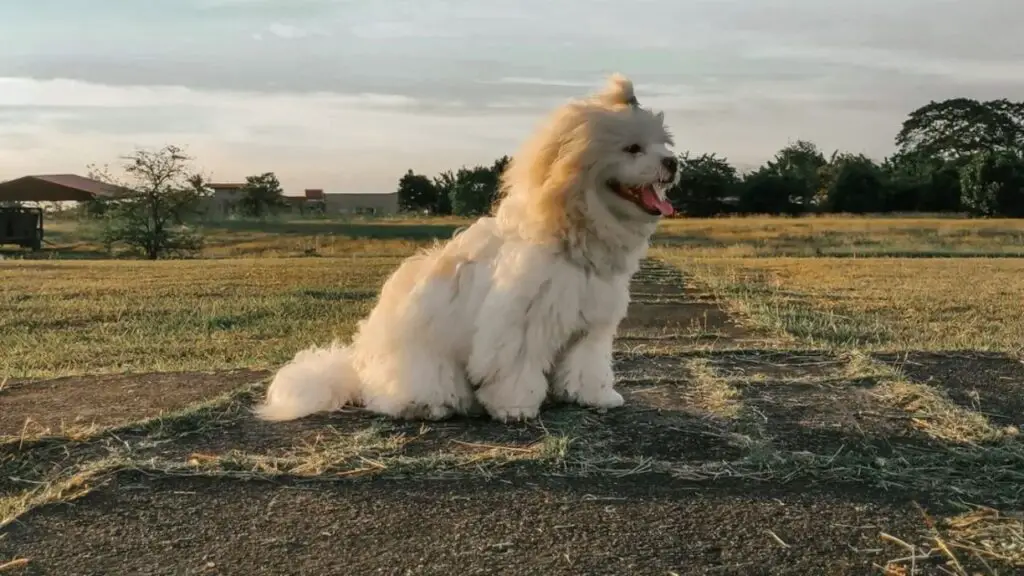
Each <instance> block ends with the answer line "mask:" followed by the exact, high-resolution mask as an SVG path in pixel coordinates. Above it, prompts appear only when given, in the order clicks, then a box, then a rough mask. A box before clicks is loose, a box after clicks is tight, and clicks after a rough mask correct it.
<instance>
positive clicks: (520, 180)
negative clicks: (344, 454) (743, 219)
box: [256, 74, 678, 421]
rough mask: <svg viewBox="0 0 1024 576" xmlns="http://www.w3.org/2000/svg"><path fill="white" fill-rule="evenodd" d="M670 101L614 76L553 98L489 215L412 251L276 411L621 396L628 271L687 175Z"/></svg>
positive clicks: (310, 363)
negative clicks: (666, 112) (667, 119)
mask: <svg viewBox="0 0 1024 576" xmlns="http://www.w3.org/2000/svg"><path fill="white" fill-rule="evenodd" d="M672 145H673V142H672V137H671V135H670V134H669V132H668V130H667V129H666V127H665V124H664V117H663V114H662V113H661V112H659V113H657V114H655V113H653V112H651V111H649V110H646V109H643V108H641V107H640V106H639V105H638V104H637V101H636V98H635V97H634V95H633V84H632V82H630V81H629V80H628V79H626V78H625V77H623V76H620V75H617V74H616V75H614V76H612V77H611V79H610V80H609V82H608V85H607V87H606V88H605V89H604V90H603V91H601V92H600V93H599V94H596V95H594V96H592V97H590V98H587V99H583V100H579V101H574V102H570V103H567V104H566V105H564V106H562V107H560V108H559V109H557V110H556V111H555V112H554V114H553V115H552V117H550V118H549V119H548V120H547V122H546V123H544V124H543V125H542V126H541V127H540V129H539V130H538V131H537V132H536V134H534V135H533V137H532V138H531V139H530V140H529V141H528V142H527V143H526V144H525V146H524V147H523V148H522V149H521V150H520V151H519V152H518V153H517V154H516V155H515V156H514V157H513V159H512V162H511V163H510V165H509V167H508V169H507V170H506V171H505V173H504V174H503V175H502V198H501V200H500V203H499V204H498V206H497V209H496V212H495V214H494V216H493V217H485V218H480V219H479V220H477V221H476V222H475V223H474V224H473V225H471V226H469V227H468V228H466V229H464V230H462V231H461V232H460V233H457V234H456V235H455V236H454V237H453V238H452V239H451V240H449V241H447V242H446V243H444V244H441V245H438V246H436V247H434V248H432V249H430V250H427V251H425V252H422V253H420V254H417V255H415V256H412V257H410V258H409V259H407V260H406V261H405V262H403V263H402V265H401V266H400V267H399V268H398V269H397V270H396V271H395V272H394V274H392V276H391V277H390V278H389V279H388V280H387V282H386V283H385V284H384V286H383V288H382V290H381V293H380V297H379V299H378V302H377V304H376V307H375V308H374V309H373V311H372V312H371V313H370V315H369V317H368V318H366V319H365V320H362V321H361V322H360V323H359V328H358V332H357V333H356V335H355V337H354V339H353V340H352V343H351V344H350V345H348V346H344V345H340V344H338V343H334V344H332V345H331V346H330V347H328V348H316V347H314V348H311V349H309V350H304V351H301V352H299V353H298V354H297V355H296V356H295V358H294V359H293V360H292V361H291V362H290V363H288V364H287V365H285V366H284V367H283V368H281V370H280V371H279V372H278V373H277V374H276V376H275V378H274V380H273V382H272V383H271V385H270V388H269V389H268V390H267V398H266V402H265V404H263V405H262V406H260V407H258V408H257V410H256V412H257V414H258V416H259V417H261V418H263V419H266V420H290V419H294V418H299V417H302V416H305V415H308V414H312V413H314V412H319V411H326V410H336V409H338V408H340V407H342V406H344V405H346V404H352V405H361V406H364V407H365V408H366V409H368V410H371V411H373V412H377V413H381V414H386V415H389V416H392V417H396V418H409V419H443V418H447V417H450V416H452V415H454V414H470V413H479V412H480V409H481V408H482V409H483V410H486V412H487V413H488V414H490V416H491V417H492V418H494V419H497V420H501V421H507V420H519V419H529V418H533V417H536V416H537V414H538V412H539V410H540V408H541V405H542V403H543V402H544V400H545V399H546V398H548V397H549V396H550V397H552V398H553V399H554V400H559V401H565V402H575V403H577V404H580V405H583V406H590V407H596V408H615V407H618V406H621V405H622V403H623V399H622V396H621V395H620V394H619V393H618V392H616V391H615V389H614V388H613V385H614V375H613V373H612V340H613V338H614V336H615V332H616V329H617V327H618V324H619V322H620V321H621V320H622V318H623V317H624V316H625V315H626V308H627V306H628V304H629V281H630V278H631V277H632V275H633V274H634V273H635V272H636V271H637V269H638V268H639V263H640V259H641V258H642V257H643V256H644V254H645V253H646V251H647V246H648V242H649V239H650V236H651V234H652V233H653V232H654V229H655V227H656V226H657V223H658V220H659V218H660V217H661V216H662V215H667V214H671V212H672V207H671V205H670V204H669V203H668V202H667V200H666V198H665V193H666V191H667V190H668V189H669V188H670V187H671V186H672V185H674V184H675V183H676V181H677V178H678V173H677V172H678V171H677V162H676V158H675V156H674V154H673V153H672V152H671V151H670V149H669V147H670V146H672Z"/></svg>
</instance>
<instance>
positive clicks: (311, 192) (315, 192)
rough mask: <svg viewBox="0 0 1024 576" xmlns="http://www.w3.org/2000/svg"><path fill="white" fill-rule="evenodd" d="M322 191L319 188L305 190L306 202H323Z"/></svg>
mask: <svg viewBox="0 0 1024 576" xmlns="http://www.w3.org/2000/svg"><path fill="white" fill-rule="evenodd" d="M323 199H324V191H323V189H321V188H306V200H323Z"/></svg>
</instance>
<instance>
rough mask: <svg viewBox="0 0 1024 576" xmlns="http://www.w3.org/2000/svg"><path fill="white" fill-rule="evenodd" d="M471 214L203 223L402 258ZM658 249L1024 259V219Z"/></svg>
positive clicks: (875, 225)
mask: <svg viewBox="0 0 1024 576" xmlns="http://www.w3.org/2000/svg"><path fill="white" fill-rule="evenodd" d="M471 222H472V220H471V219H466V218H455V217H450V218H389V219H378V220H369V219H307V220H294V219H282V220H272V221H268V222H254V221H244V220H243V221H228V222H210V223H206V224H203V225H201V229H202V232H203V234H204V236H205V239H206V246H205V248H204V249H203V251H202V253H201V254H200V255H201V256H202V257H206V258H234V257H250V256H264V257H283V256H297V255H308V254H318V255H322V256H335V255H350V254H369V255H394V254H399V253H404V252H407V251H409V250H411V249H413V248H414V247H416V246H422V245H424V244H426V243H429V242H431V241H432V240H433V239H435V238H441V239H444V238H448V237H450V236H451V234H452V232H453V231H454V230H455V229H457V228H458V227H460V226H465V225H467V224H469V223H471ZM98 238H99V234H98V229H97V227H96V226H95V225H90V224H83V223H78V222H74V221H67V220H50V221H48V222H47V242H48V243H49V244H48V246H49V247H50V248H51V249H52V250H53V251H54V253H56V254H57V255H58V256H59V257H72V258H73V257H82V256H89V255H96V254H99V253H102V252H103V251H104V248H103V246H102V245H101V244H100V243H99V241H98ZM655 244H663V245H666V246H675V247H680V248H685V249H686V250H687V252H689V253H690V254H693V255H701V256H729V257H754V256H764V257H773V256H828V255H834V256H949V255H960V256H985V255H987V256H1003V257H1005V256H1024V220H1012V219H993V220H967V219H960V218H937V217H885V218H870V217H854V216H813V217H804V218H778V217H742V218H741V217H733V218H716V219H690V218H677V219H670V220H664V221H663V222H662V223H661V225H660V226H659V228H658V233H657V236H656V238H655Z"/></svg>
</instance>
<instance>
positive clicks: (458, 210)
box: [398, 156, 511, 216]
mask: <svg viewBox="0 0 1024 576" xmlns="http://www.w3.org/2000/svg"><path fill="white" fill-rule="evenodd" d="M510 161H511V158H509V157H508V156H502V157H501V158H498V159H497V160H495V161H494V163H493V164H491V165H490V166H474V167H473V168H468V167H466V166H463V167H462V168H459V170H458V171H456V172H454V173H453V172H452V171H451V170H446V171H444V172H442V173H440V174H439V175H437V176H436V177H434V179H433V180H432V181H431V180H430V179H428V178H427V177H426V176H423V175H421V174H415V173H413V171H412V170H409V171H408V172H406V173H405V175H404V176H402V179H401V180H399V182H398V202H399V206H401V208H402V209H403V210H417V211H419V210H429V211H430V212H431V213H433V214H437V215H449V214H455V215H457V216H480V215H483V214H487V213H489V212H490V210H491V206H492V205H493V204H494V202H495V200H497V198H498V194H499V191H500V188H501V174H502V173H503V172H504V171H505V168H506V167H507V166H508V163H509V162H510Z"/></svg>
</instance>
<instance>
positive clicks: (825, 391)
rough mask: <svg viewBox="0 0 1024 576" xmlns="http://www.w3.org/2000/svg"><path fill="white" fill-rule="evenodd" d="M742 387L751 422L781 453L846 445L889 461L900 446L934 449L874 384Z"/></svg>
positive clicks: (831, 450)
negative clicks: (878, 395) (885, 402)
mask: <svg viewBox="0 0 1024 576" xmlns="http://www.w3.org/2000/svg"><path fill="white" fill-rule="evenodd" d="M737 388H738V389H739V391H740V393H741V396H742V399H743V404H744V406H745V407H746V408H747V411H748V412H749V413H750V415H749V416H748V418H749V420H750V421H751V423H753V424H755V425H757V426H760V427H761V428H762V429H763V430H764V431H765V433H766V434H767V435H768V436H769V437H771V439H772V444H773V445H774V446H775V447H776V448H780V449H785V450H790V451H803V450H806V451H811V452H815V453H818V454H829V453H834V452H835V451H837V450H839V449H840V448H841V447H844V446H845V447H846V449H847V450H861V451H865V450H866V451H869V452H873V453H875V454H877V455H882V456H884V455H888V454H891V453H892V451H893V446H894V445H898V446H908V445H916V446H923V445H929V444H930V441H929V440H928V439H926V438H923V437H921V436H920V435H919V434H918V433H917V432H916V431H914V430H913V429H912V428H911V427H910V426H909V425H908V417H907V414H906V413H904V412H902V411H900V410H898V409H895V408H891V407H888V406H885V405H883V404H881V403H880V402H878V401H877V400H876V399H875V398H874V397H872V396H871V384H870V383H867V384H866V385H859V384H857V383H850V382H846V383H843V384H842V385H839V384H833V383H794V382H782V381H771V380H769V381H767V382H757V383H751V384H744V385H740V386H737Z"/></svg>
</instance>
